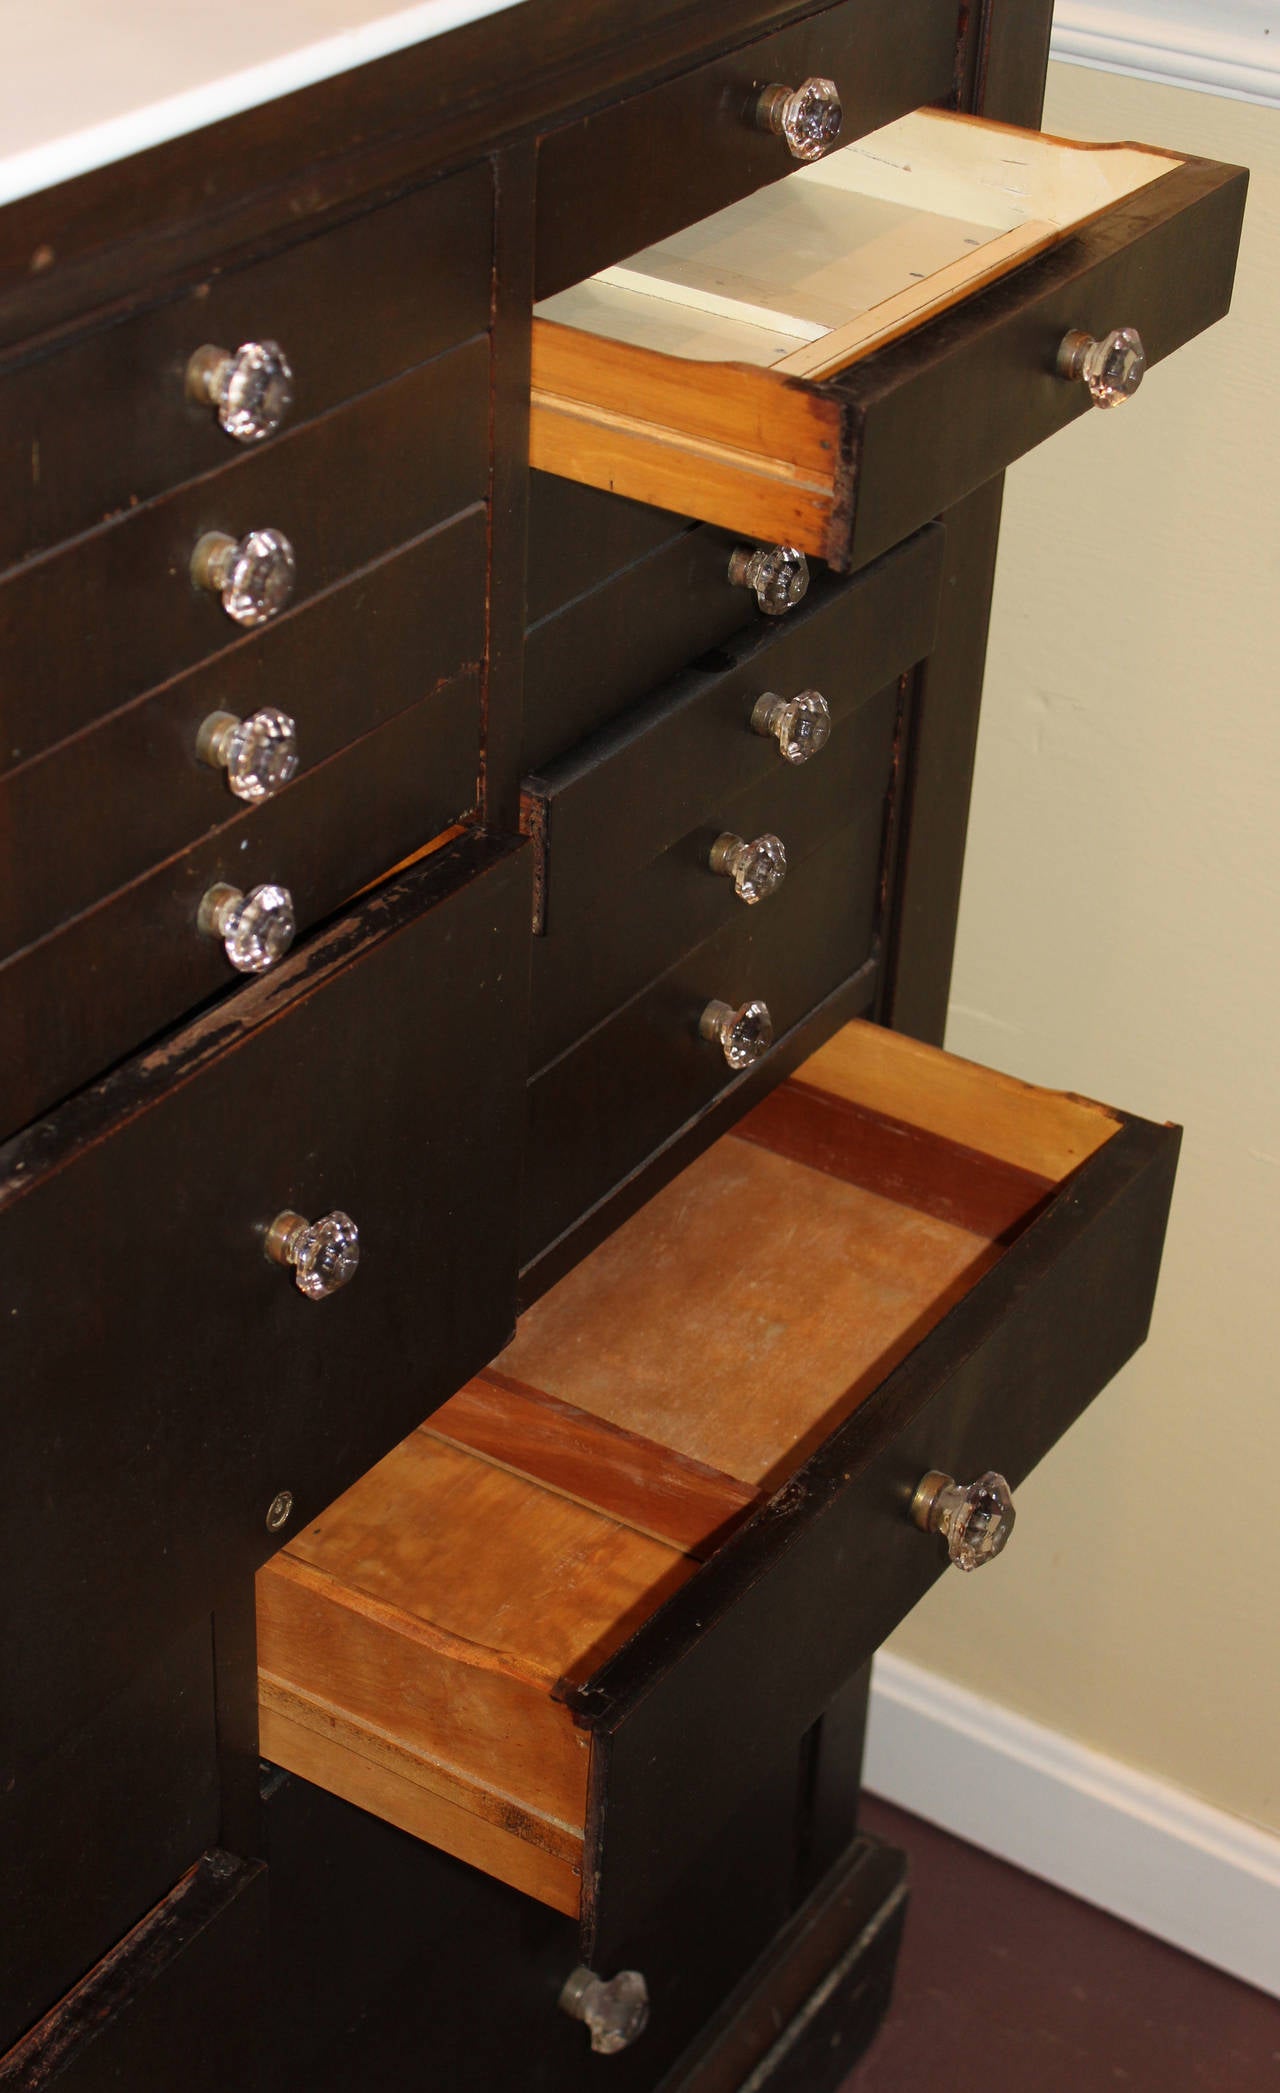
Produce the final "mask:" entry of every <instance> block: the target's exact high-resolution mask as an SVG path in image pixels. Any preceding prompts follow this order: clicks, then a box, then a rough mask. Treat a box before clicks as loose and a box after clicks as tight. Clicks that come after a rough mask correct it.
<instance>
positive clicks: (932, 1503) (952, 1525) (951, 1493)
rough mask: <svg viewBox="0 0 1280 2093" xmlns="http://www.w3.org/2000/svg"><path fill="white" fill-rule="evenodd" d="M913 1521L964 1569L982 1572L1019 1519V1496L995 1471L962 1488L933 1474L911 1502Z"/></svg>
mask: <svg viewBox="0 0 1280 2093" xmlns="http://www.w3.org/2000/svg"><path fill="white" fill-rule="evenodd" d="M911 1516H912V1518H913V1519H914V1521H915V1523H916V1525H917V1526H918V1527H920V1529H921V1531H922V1532H924V1533H940V1534H941V1535H942V1537H943V1539H944V1540H945V1542H946V1544H947V1554H948V1555H949V1556H950V1558H951V1560H952V1562H953V1563H955V1564H956V1566H957V1568H958V1569H961V1570H980V1569H981V1568H982V1565H983V1564H984V1563H987V1562H990V1561H991V1559H992V1557H993V1556H995V1555H999V1553H1000V1550H1001V1549H1002V1548H1003V1547H1004V1544H1005V1542H1006V1541H1007V1540H1008V1538H1009V1535H1010V1534H1011V1533H1012V1532H1013V1522H1014V1518H1015V1516H1016V1515H1015V1513H1014V1509H1013V1493H1012V1491H1011V1490H1010V1488H1009V1485H1008V1483H1007V1482H1006V1481H1005V1479H1004V1477H1003V1476H1002V1475H997V1474H996V1473H995V1470H994V1469H988V1471H987V1473H986V1474H985V1475H980V1476H979V1477H978V1480H977V1482H976V1483H958V1482H956V1480H955V1478H954V1477H953V1476H950V1475H946V1474H944V1473H943V1471H942V1469H940V1468H931V1469H930V1470H929V1473H928V1474H927V1475H926V1476H924V1477H923V1478H922V1479H921V1481H920V1483H919V1485H918V1486H917V1489H916V1493H915V1496H914V1497H913V1498H912V1500H911Z"/></svg>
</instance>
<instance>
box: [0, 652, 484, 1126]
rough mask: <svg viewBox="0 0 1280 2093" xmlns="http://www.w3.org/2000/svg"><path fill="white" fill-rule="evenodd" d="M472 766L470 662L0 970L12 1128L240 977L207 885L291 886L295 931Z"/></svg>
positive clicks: (378, 865) (445, 815)
mask: <svg viewBox="0 0 1280 2093" xmlns="http://www.w3.org/2000/svg"><path fill="white" fill-rule="evenodd" d="M479 763H480V692H479V683H478V678H477V676H476V675H475V673H474V672H472V673H470V674H468V675H466V676H461V677H458V678H457V679H456V680H455V681H454V682H452V683H448V684H445V685H444V686H443V688H441V689H439V690H437V691H436V692H435V693H434V695H433V696H432V697H430V698H426V699H424V700H423V701H422V702H421V703H420V704H418V705H415V706H413V707H411V708H410V710H408V711H407V712H402V713H400V714H399V715H398V716H397V717H396V718H395V719H392V720H391V721H389V722H388V724H387V725H386V726H384V727H380V728H378V729H377V730H376V731H375V732H374V733H372V734H365V735H363V736H362V737H361V739H360V740H359V741H356V742H354V743H353V744H352V745H351V747H350V748H345V749H343V750H341V751H340V752H339V754H338V755H336V756H332V757H330V759H329V761H328V762H327V763H320V764H317V765H315V766H314V767H313V768H312V769H310V770H308V771H307V772H306V773H305V774H304V775H303V776H302V777H300V778H298V779H297V780H296V782H295V783H294V784H292V785H289V786H287V787H286V788H285V790H284V791H283V792H281V793H280V794H279V795H278V797H276V798H274V799H271V800H268V801H267V802H266V804H265V805H263V806H258V807H251V808H250V807H246V808H245V809H244V810H243V811H242V812H241V813H240V814H239V815H238V816H235V817H233V818H232V819H231V820H230V821H228V822H226V823H225V824H224V825H223V826H222V827H221V828H218V829H216V830H215V831H214V832H213V834H212V835H209V836H206V837H205V838H204V839H203V840H202V841H201V842H199V843H196V844H193V845H192V846H191V848H190V849H188V850H184V851H182V852H180V853H179V854H178V855H176V856H174V857H172V858H169V859H166V860H165V861H164V862H163V863H161V864H159V865H157V866H156V867H155V868H154V869H153V870H151V871H149V872H147V873H145V874H144V875H143V876H142V877H141V878H139V879H136V880H133V881H132V882H131V883H130V884H129V885H128V886H126V887H123V888H121V889H120V890H119V891H118V892H117V893H114V894H110V895H108V896H107V897H106V899H105V900H103V901H101V902H99V903H98V904H97V905H96V906H95V907H93V908H90V909H86V910H85V911H84V913H83V914H81V915H79V916H76V917H74V918H73V919H72V921H70V922H69V923H64V924H62V925H61V926H60V927H59V928H58V929H57V930H54V931H53V932H51V933H50V935H49V936H48V937H44V938H41V939H40V940H39V941H38V943H36V944H33V945H29V946H27V948H26V949H25V950H24V951H22V952H19V953H17V954H15V956H14V957H13V958H12V959H10V960H8V961H7V962H6V963H5V965H3V966H0V1098H3V1100H4V1115H5V1116H4V1121H3V1127H4V1131H6V1132H8V1131H11V1130H12V1129H14V1128H16V1127H19V1126H23V1125H25V1123H26V1122H27V1120H29V1119H33V1118H34V1117H35V1115H36V1114H37V1112H42V1111H46V1110H48V1108H49V1107H50V1106H51V1105H53V1104H56V1103H57V1102H58V1101H59V1099H61V1098H64V1097H67V1096H69V1095H70V1093H71V1091H73V1090H75V1089H77V1088H78V1087H79V1085H80V1084H81V1083H84V1082H87V1081H88V1080H89V1079H90V1077H92V1076H95V1075H98V1074H100V1073H101V1071H102V1070H103V1069H105V1068H108V1067H110V1066H111V1064H112V1063H113V1062H115V1061H118V1060H119V1059H120V1058H121V1057H122V1056H123V1055H125V1054H127V1053H129V1052H131V1051H132V1050H133V1049H134V1048H135V1047H136V1046H137V1045H138V1044H139V1043H140V1042H141V1041H143V1040H147V1039H150V1038H152V1037H153V1036H154V1035H155V1034H156V1033H158V1032H160V1031H161V1030H162V1029H163V1028H164V1027H165V1026H166V1025H170V1024H174V1023H175V1022H176V1021H177V1020H178V1019H179V1018H180V1017H181V1016H182V1015H183V1014H184V1013H185V1012H186V1011H188V1010H192V1009H194V1008H195V1006H196V1005H197V1004H198V1003H200V1002H203V1001H204V1000H205V999H206V998H207V997H209V996H216V995H218V994H220V993H223V992H225V991H226V990H228V989H232V988H234V987H236V986H237V984H238V983H240V982H242V981H243V980H244V979H245V974H244V973H243V972H240V973H238V972H237V971H236V969H235V967H234V965H233V964H232V962H231V960H230V958H229V956H228V953H227V951H226V950H225V949H224V944H223V940H222V937H221V936H220V935H216V934H211V933H206V932H205V931H204V930H202V928H201V927H200V924H199V922H198V917H199V913H200V907H201V902H202V899H203V897H204V896H205V895H206V894H208V893H209V892H210V890H211V889H212V888H213V887H215V886H218V885H225V886H229V887H232V888H234V889H235V891H236V892H237V893H238V894H249V893H251V891H252V890H253V889H254V888H255V887H257V886H259V885H263V886H276V887H283V888H284V889H285V890H286V892H287V893H288V895H289V897H290V900H291V903H292V911H293V917H294V922H295V924H296V928H297V933H298V935H299V936H301V935H302V934H304V933H305V932H307V931H308V930H310V929H311V928H312V927H313V926H314V925H315V924H317V923H319V922H322V921H323V920H324V918H325V917H326V916H331V915H332V914H334V912H335V911H336V910H337V909H339V908H341V907H342V905H343V904H344V902H346V901H349V900H350V898H351V897H352V895H353V894H355V893H357V892H358V891H359V890H360V889H361V888H362V887H366V886H368V885H370V884H371V882H372V881H374V880H376V879H378V878H380V877H381V876H382V875H383V874H385V873H387V872H389V871H390V870H391V869H392V867H393V866H395V865H397V864H399V863H401V862H402V861H403V860H404V859H406V858H408V857H410V856H411V855H412V854H413V853H414V852H415V851H419V850H421V849H423V848H424V847H425V846H426V845H427V844H428V843H429V842H431V841H432V840H433V839H434V838H435V837H436V836H438V835H440V834H441V833H442V832H443V831H445V830H446V829H448V828H449V827H450V826H451V825H452V824H453V823H454V822H456V821H457V820H458V819H459V818H460V817H461V816H462V815H464V814H466V813H468V812H470V810H471V809H472V808H473V807H474V804H475V798H476V790H477V785H476V775H477V771H478V769H479ZM231 804H232V805H234V801H232V802H231Z"/></svg>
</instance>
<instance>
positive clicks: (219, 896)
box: [196, 882, 297, 974]
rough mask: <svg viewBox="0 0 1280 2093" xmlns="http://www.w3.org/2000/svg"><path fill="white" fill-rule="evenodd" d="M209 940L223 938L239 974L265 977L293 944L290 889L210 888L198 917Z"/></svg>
mask: <svg viewBox="0 0 1280 2093" xmlns="http://www.w3.org/2000/svg"><path fill="white" fill-rule="evenodd" d="M196 922H197V925H198V927H199V928H200V929H201V930H202V931H203V932H204V934H205V936H206V937H220V938H221V939H222V946H223V950H224V951H225V953H226V955H227V958H228V959H229V960H230V961H231V964H232V966H233V967H234V968H235V970H236V972H237V974H265V973H266V971H267V969H268V967H273V966H274V965H275V963H276V961H277V960H278V959H283V957H284V955H285V953H286V952H287V951H288V949H289V947H290V945H291V944H292V943H293V935H294V931H295V930H296V929H297V922H296V919H295V917H294V913H293V896H292V894H291V893H290V892H289V889H288V887H276V886H262V887H253V888H251V889H250V891H249V892H248V893H247V894H242V893H241V892H240V889H239V887H229V886H224V885H223V884H222V883H221V882H220V883H219V884H218V885H217V886H214V887H210V889H209V891H208V893H207V894H206V895H205V897H204V899H203V901H202V902H201V903H200V912H199V915H198V916H197V917H196Z"/></svg>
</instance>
